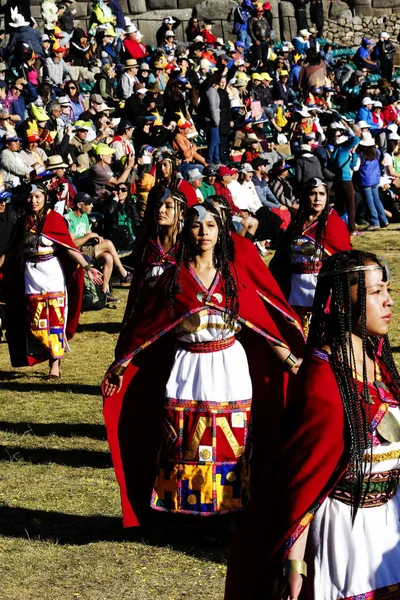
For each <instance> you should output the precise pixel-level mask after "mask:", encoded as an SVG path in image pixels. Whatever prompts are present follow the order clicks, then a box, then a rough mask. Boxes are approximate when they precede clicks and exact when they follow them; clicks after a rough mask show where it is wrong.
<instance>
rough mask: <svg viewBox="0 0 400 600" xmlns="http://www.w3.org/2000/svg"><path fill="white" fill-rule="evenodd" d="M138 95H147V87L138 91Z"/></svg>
mask: <svg viewBox="0 0 400 600" xmlns="http://www.w3.org/2000/svg"><path fill="white" fill-rule="evenodd" d="M136 93H137V94H147V90H146V88H145V87H143V88H140V89H138V90H136Z"/></svg>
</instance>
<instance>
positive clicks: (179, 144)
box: [172, 119, 207, 166]
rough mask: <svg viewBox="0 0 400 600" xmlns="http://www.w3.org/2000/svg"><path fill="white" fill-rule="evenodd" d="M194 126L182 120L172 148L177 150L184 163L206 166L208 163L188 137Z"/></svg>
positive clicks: (176, 131)
mask: <svg viewBox="0 0 400 600" xmlns="http://www.w3.org/2000/svg"><path fill="white" fill-rule="evenodd" d="M191 126H192V124H191V123H190V122H189V121H186V120H183V119H180V120H179V121H178V126H177V128H176V130H175V135H174V138H173V141H172V147H173V149H174V150H177V151H178V152H179V153H180V156H181V157H182V160H183V161H184V162H188V163H191V162H196V163H198V164H200V165H204V166H206V164H207V162H206V160H205V158H204V157H203V156H201V154H199V153H198V152H197V147H196V144H194V143H193V142H191V141H190V140H189V138H188V137H187V132H188V130H189V129H190V127H191Z"/></svg>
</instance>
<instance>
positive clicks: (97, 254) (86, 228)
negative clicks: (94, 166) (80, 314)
mask: <svg viewBox="0 0 400 600" xmlns="http://www.w3.org/2000/svg"><path fill="white" fill-rule="evenodd" d="M93 202H94V200H93V198H91V197H90V196H89V194H86V193H85V192H79V193H78V194H77V195H76V196H75V199H74V204H73V209H72V210H70V211H69V212H68V213H67V215H66V216H65V218H66V220H67V222H68V229H69V231H70V233H71V237H72V239H73V240H74V242H75V244H76V246H77V247H78V248H79V249H80V250H81V252H83V254H86V255H87V256H88V257H89V259H90V260H93V262H95V263H96V264H100V265H102V266H103V286H102V289H103V292H104V293H105V294H106V299H107V302H119V300H117V299H116V298H114V297H113V296H112V294H111V293H110V286H109V283H110V279H111V275H112V272H113V269H114V267H115V268H116V269H117V270H118V272H119V273H120V276H121V285H123V286H127V287H129V285H130V283H131V281H132V276H131V275H130V273H128V271H127V270H126V269H125V268H124V267H123V266H122V263H121V259H120V258H119V256H118V253H117V251H116V249H115V246H114V244H113V243H112V242H111V241H110V240H104V239H103V238H102V237H101V236H99V235H98V234H97V233H95V232H94V231H92V230H91V226H90V223H89V218H88V214H89V213H90V212H91V211H92V208H93Z"/></svg>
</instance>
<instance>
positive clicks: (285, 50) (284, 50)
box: [281, 46, 289, 52]
mask: <svg viewBox="0 0 400 600" xmlns="http://www.w3.org/2000/svg"><path fill="white" fill-rule="evenodd" d="M281 52H289V48H288V47H287V46H282V48H281Z"/></svg>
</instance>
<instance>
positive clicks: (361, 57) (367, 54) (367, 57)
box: [354, 38, 379, 73]
mask: <svg viewBox="0 0 400 600" xmlns="http://www.w3.org/2000/svg"><path fill="white" fill-rule="evenodd" d="M371 48H372V41H371V40H370V39H368V38H363V40H362V42H361V46H360V47H359V48H358V50H357V52H356V53H355V55H354V63H355V64H356V66H357V67H358V68H359V69H362V68H364V69H368V71H369V72H370V73H379V67H378V64H377V63H376V62H374V61H373V60H372V59H371Z"/></svg>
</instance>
